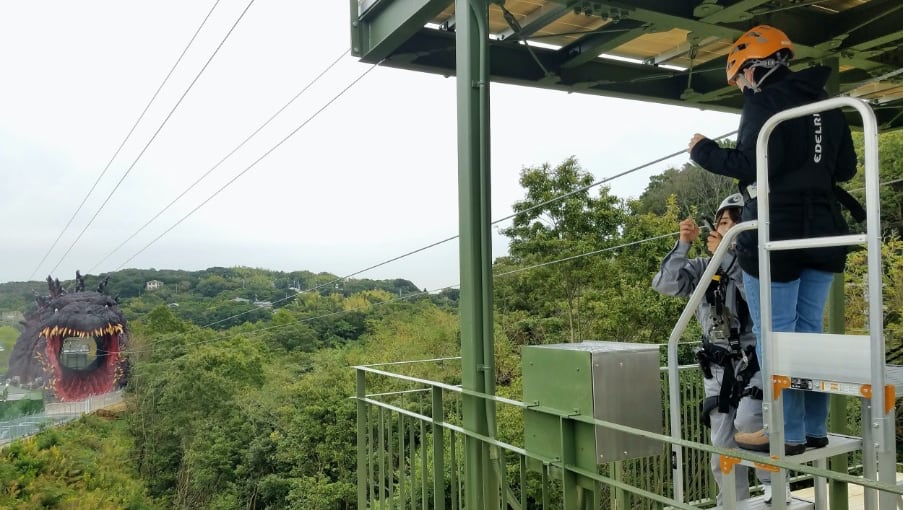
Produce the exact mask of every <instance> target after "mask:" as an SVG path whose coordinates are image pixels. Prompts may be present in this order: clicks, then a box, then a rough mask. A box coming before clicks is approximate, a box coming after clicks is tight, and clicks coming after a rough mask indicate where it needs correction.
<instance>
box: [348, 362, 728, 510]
mask: <svg viewBox="0 0 904 510" xmlns="http://www.w3.org/2000/svg"><path fill="white" fill-rule="evenodd" d="M459 361H460V360H459V359H458V358H451V359H443V360H424V361H419V362H411V363H404V364H381V365H368V366H358V367H355V370H356V371H357V381H358V386H357V400H358V502H359V503H358V506H359V508H362V509H363V508H419V509H423V508H450V509H461V508H463V507H462V505H463V493H464V487H463V480H464V476H463V465H464V464H463V462H462V458H463V453H462V452H463V440H464V438H465V436H470V437H474V438H476V439H478V440H481V441H484V442H486V443H488V444H490V445H492V447H493V451H494V452H495V455H494V458H495V459H496V462H497V465H496V466H495V468H494V470H493V471H494V472H495V473H496V475H497V476H501V478H500V479H504V480H505V483H501V484H500V486H501V487H502V490H501V491H500V494H499V495H498V496H499V501H500V507H501V508H524V509H526V508H559V507H561V505H562V503H563V494H562V483H561V475H562V465H561V464H560V459H546V458H541V457H539V456H536V455H532V454H531V453H530V452H527V451H525V449H524V448H523V446H521V445H523V429H521V428H520V427H521V425H522V422H521V415H520V414H521V413H522V412H523V410H524V409H525V408H526V407H528V406H527V405H525V404H524V403H522V402H519V401H515V400H511V399H506V398H503V397H497V396H490V395H479V396H480V397H482V398H485V399H487V400H488V401H491V402H493V403H494V404H495V405H496V409H497V423H498V424H499V428H500V430H499V434H498V435H497V437H495V438H490V437H480V436H477V435H475V434H473V433H470V432H468V431H466V430H464V428H462V420H461V395H462V394H464V393H468V392H466V391H465V390H463V389H462V388H461V387H459V386H458V385H457V384H456V382H457V381H456V380H455V377H456V375H455V374H457V373H458V372H459V371H458V370H457V367H455V368H454V369H450V364H457V363H458V362H459ZM437 367H439V368H437ZM681 369H682V370H681V372H682V376H681V379H682V381H681V385H680V388H681V395H680V397H681V398H680V399H679V400H680V402H679V405H681V406H682V411H681V414H682V415H683V416H685V417H686V419H685V420H684V423H682V424H681V428H682V435H683V436H684V437H699V438H701V439H702V438H703V437H704V435H705V434H706V431H705V429H704V428H703V427H702V425H701V422H700V419H699V413H700V410H699V405H698V404H699V401H700V400H701V399H702V398H703V388H702V383H701V378H700V377H699V373H697V369H696V366H695V365H694V366H684V367H681ZM400 372H402V373H400ZM437 372H445V373H446V374H447V375H446V376H441V377H442V378H443V379H446V380H448V381H450V382H446V383H443V382H438V381H435V380H431V379H435V378H436V377H435V376H434V377H430V376H427V375H426V374H436V373H437ZM662 377H663V387H665V384H667V383H666V380H665V368H663V369H662ZM532 409H535V410H536V408H535V407H532ZM551 412H554V411H551ZM667 413H668V408H667V407H666V409H665V412H664V414H663V425H664V427H665V426H666V423H665V416H666V415H667ZM569 419H574V420H579V419H580V417H569ZM584 419H587V418H584ZM591 421H592V419H591ZM613 426H614V427H618V426H617V425H614V424H613ZM620 428H627V429H630V428H628V427H620ZM631 430H636V429H631ZM638 432H640V433H641V434H651V433H649V432H645V431H638ZM653 435H654V436H655V434H653ZM437 438H439V440H437ZM669 448H670V445H669V444H668V443H665V442H663V454H662V455H660V456H654V457H647V458H642V459H634V460H627V461H621V462H613V463H610V464H608V465H604V466H602V467H601V469H600V471H599V472H598V473H592V474H587V473H584V475H587V476H591V478H592V477H597V479H596V481H595V483H596V484H597V486H598V487H597V488H598V490H597V491H595V492H596V493H597V494H598V495H599V496H598V497H599V499H600V503H602V504H608V505H616V507H618V508H661V507H662V505H663V504H673V503H674V501H673V500H671V499H670V498H667V497H664V496H662V495H663V494H669V493H670V492H671V485H672V483H673V479H672V477H671V466H670V460H669V459H670V456H669V455H668V450H669ZM686 457H687V461H686V462H687V464H688V466H690V469H689V470H688V473H689V474H691V475H692V476H688V477H687V478H686V479H684V483H683V484H682V485H683V490H684V492H685V493H686V494H689V495H692V498H693V499H695V500H697V501H696V503H697V504H703V503H707V502H711V501H712V498H714V496H715V493H716V487H715V484H714V482H713V480H712V477H711V476H710V475H709V472H710V468H709V459H710V453H709V452H706V451H701V450H697V449H693V448H692V449H691V450H690V451H689V452H687V455H686ZM641 488H642V489H641Z"/></svg>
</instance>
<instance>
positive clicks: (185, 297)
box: [0, 267, 457, 329]
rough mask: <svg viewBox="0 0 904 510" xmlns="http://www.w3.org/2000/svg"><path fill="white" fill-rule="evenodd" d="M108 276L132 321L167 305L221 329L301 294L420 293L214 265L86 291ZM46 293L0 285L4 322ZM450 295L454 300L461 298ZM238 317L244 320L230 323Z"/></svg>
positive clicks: (399, 286)
mask: <svg viewBox="0 0 904 510" xmlns="http://www.w3.org/2000/svg"><path fill="white" fill-rule="evenodd" d="M61 276H62V275H61ZM71 276H72V278H69V279H62V278H61V281H62V282H63V286H64V287H66V288H72V287H74V286H75V280H74V276H75V275H71ZM104 277H109V282H108V285H107V293H108V294H110V295H112V296H117V297H118V298H119V299H120V302H121V303H122V305H123V310H124V311H125V312H126V316H127V317H128V318H130V319H132V318H135V317H136V316H138V315H142V314H144V313H147V312H149V311H150V310H152V309H153V308H154V307H156V306H159V305H161V304H163V305H168V306H169V307H170V308H172V309H173V311H174V313H175V314H176V315H177V316H179V317H180V318H182V319H184V320H187V321H190V322H193V323H195V324H199V325H205V324H210V323H213V322H218V321H222V323H218V324H217V328H218V329H221V328H227V327H230V326H234V325H237V324H241V323H243V322H256V321H259V320H266V319H268V318H269V316H270V315H271V313H272V310H274V309H278V308H280V307H282V306H285V305H286V304H288V303H290V302H292V301H293V299H292V298H293V296H295V295H296V294H297V293H300V292H317V293H318V294H320V295H323V296H327V295H331V294H339V295H341V296H342V297H348V296H350V295H352V294H354V293H357V292H361V291H366V290H381V291H385V292H388V293H390V294H392V295H394V296H405V295H409V294H412V293H416V292H418V291H419V289H418V288H417V287H416V286H415V285H414V284H413V283H411V282H410V281H408V280H404V279H394V280H370V279H340V278H339V277H337V276H335V275H332V274H329V273H316V274H315V273H312V272H310V271H293V272H289V273H286V272H282V271H269V270H266V269H257V268H248V267H231V268H226V267H211V268H208V269H205V270H202V271H180V270H171V269H160V270H157V269H124V270H122V271H115V272H112V273H105V274H103V275H86V277H85V282H86V288H88V289H94V288H96V287H97V285H98V284H99V283H100V282H101V281H102V279H103V278H104ZM46 294H47V284H46V282H44V281H33V282H8V283H2V284H0V321H3V322H2V323H3V324H8V325H17V323H18V320H20V318H21V315H19V313H21V312H24V311H25V310H27V309H28V308H29V307H30V306H32V304H33V303H34V297H35V295H46ZM446 297H447V298H450V299H453V300H455V299H457V294H456V295H454V296H446ZM237 314H241V317H240V318H235V319H229V318H230V317H232V316H234V315H237Z"/></svg>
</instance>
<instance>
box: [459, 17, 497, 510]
mask: <svg viewBox="0 0 904 510" xmlns="http://www.w3.org/2000/svg"><path fill="white" fill-rule="evenodd" d="M455 21H456V25H455V52H456V53H455V66H456V82H457V84H456V92H457V94H456V95H457V102H458V196H459V198H458V208H459V233H460V237H459V254H460V258H461V262H460V264H461V296H460V301H459V313H460V316H461V319H460V321H461V356H462V361H461V365H462V386H463V387H464V388H465V389H467V390H471V391H475V392H480V393H487V394H494V393H495V369H494V361H493V304H492V295H493V282H492V265H491V264H492V252H491V249H492V248H491V242H490V241H491V239H490V234H491V230H490V224H491V218H490V128H489V126H490V89H489V86H490V83H489V62H488V59H489V51H488V36H489V30H488V24H489V6H488V3H487V0H455ZM462 414H463V417H462V418H463V422H464V423H463V424H464V428H465V429H467V430H470V431H473V432H476V433H478V434H482V435H485V436H490V437H494V436H495V435H496V426H495V408H494V407H493V406H492V405H489V404H488V403H487V402H486V401H484V400H483V399H480V398H476V397H471V396H467V395H465V396H463V397H462ZM464 443H465V445H464V464H465V466H464V467H465V507H466V508H468V509H469V510H470V509H484V508H498V507H499V483H498V481H497V480H496V477H495V476H494V473H493V467H494V466H493V464H492V460H491V458H490V448H489V446H488V445H486V444H484V443H482V442H480V441H478V440H476V439H473V438H471V437H470V436H465V439H464Z"/></svg>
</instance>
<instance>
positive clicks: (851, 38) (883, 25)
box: [350, 0, 902, 129]
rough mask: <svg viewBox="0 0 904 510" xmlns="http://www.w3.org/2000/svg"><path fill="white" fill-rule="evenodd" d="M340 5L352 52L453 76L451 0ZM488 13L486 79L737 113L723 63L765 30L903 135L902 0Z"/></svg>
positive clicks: (516, 1) (782, 0) (588, 6)
mask: <svg viewBox="0 0 904 510" xmlns="http://www.w3.org/2000/svg"><path fill="white" fill-rule="evenodd" d="M350 2H351V11H352V12H351V20H350V21H351V31H352V54H353V55H355V56H357V57H359V58H360V59H361V60H362V61H365V62H371V63H380V65H383V66H388V67H396V68H401V69H410V70H416V71H423V72H430V73H437V74H443V75H454V74H455V34H454V31H455V12H454V1H453V0H350ZM489 9H490V13H489V14H490V32H491V33H492V36H491V40H490V73H491V76H492V79H493V80H494V81H498V82H504V83H513V84H519V85H526V86H533V87H543V88H548V89H556V90H564V91H568V92H575V93H584V94H598V95H603V96H612V97H621V98H628V99H637V100H642V101H655V102H660V103H667V104H677V105H683V106H692V107H697V108H704V109H712V110H720V111H738V110H739V109H740V106H741V97H740V95H739V94H738V93H737V89H736V88H734V87H731V86H728V85H727V84H726V82H725V70H724V69H725V55H726V54H727V51H728V48H729V45H730V44H731V42H732V41H734V39H735V38H737V37H738V36H739V35H740V34H741V33H743V32H744V31H745V30H746V29H748V28H750V27H752V26H755V25H758V24H769V25H774V26H777V27H779V28H781V29H782V30H784V31H785V32H786V33H787V34H788V35H789V37H790V38H791V40H792V41H794V43H795V47H796V53H797V55H796V59H795V61H794V65H795V66H806V65H810V64H813V63H817V62H821V61H825V60H827V59H835V58H837V59H838V63H839V70H840V73H839V74H838V79H839V80H840V83H839V90H840V91H841V93H842V94H844V95H849V96H853V97H859V98H862V99H866V100H868V101H869V102H870V103H871V104H872V105H873V108H874V109H875V111H876V116H877V120H878V121H879V125H880V128H881V129H891V128H900V127H901V120H902V115H901V114H902V111H901V110H902V101H901V97H902V92H901V90H902V89H901V83H902V81H901V80H902V72H901V69H902V57H901V50H902V12H901V10H902V2H901V0H823V1H818V0H636V1H627V0H626V1H623V2H602V1H573V0H572V1H568V0H505V1H502V0H494V1H492V2H491V5H490V8H489ZM852 121H854V119H853V118H852ZM853 123H857V124H859V122H853Z"/></svg>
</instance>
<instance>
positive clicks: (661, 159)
mask: <svg viewBox="0 0 904 510" xmlns="http://www.w3.org/2000/svg"><path fill="white" fill-rule="evenodd" d="M736 132H737V131H732V132H730V133H726V134H724V135H722V136H719V137H717V138H715V140H719V139H722V138H725V137H727V136H731V135H732V134H734V133H736ZM684 152H687V150H686V149H682V150H680V151H677V152H673V153H671V154H669V155H666V156H662V157H660V158H657V159H655V160H653V161H650V162H648V163H644V164H643V165H639V166H636V167H634V168H631V169H629V170H626V171H624V172H620V173H618V174H615V175H613V176H610V177H606V178H604V179H601V180H599V181H597V182H595V183H593V184H590V185H588V186H584V187H583V188H580V189H577V190H574V191H571V192H569V193H565V194H563V195H559V196H557V197H554V198H551V199H549V200H547V201H546V202H543V203H541V204H538V205H535V206H533V207H530V208H528V209H525V210H524V211H522V213H524V212H527V211H530V210H533V209H535V208H537V207H541V206H543V205H548V204H550V203H552V202H555V201H557V200H561V199H564V198H566V197H569V196H571V195H573V194H575V193H579V192H582V191H586V190H588V189H590V188H592V187H594V186H599V185H601V184H603V183H606V182H609V181H612V180H615V179H617V178H619V177H623V176H625V175H628V174H630V173H633V172H636V171H638V170H641V169H643V168H646V167H648V166H651V165H654V164H656V163H659V162H662V161H665V160H667V159H670V158H672V157H674V156H677V155H680V154H682V153H684ZM202 205H203V204H202ZM189 214H191V213H189ZM513 217H515V214H512V215H510V216H506V217H503V218H500V219H498V220H495V221H493V222H492V223H491V225H495V224H497V223H500V222H503V221H505V220H508V219H511V218H513ZM183 219H184V218H183ZM180 221H181V220H180ZM174 227H175V225H174ZM164 234H165V232H164ZM161 236H162V234H161ZM458 237H459V236H458V235H454V236H450V237H447V238H445V239H442V240H440V241H436V242H434V243H431V244H428V245H426V246H423V247H421V248H417V249H415V250H412V251H409V252H407V253H404V254H402V255H398V256H396V257H393V258H390V259H387V260H384V261H383V262H379V263H377V264H374V265H371V266H369V267H366V268H364V269H361V270H358V271H355V272H353V273H349V274H347V275H345V276H340V277H337V278H335V279H333V280H330V281H328V282H326V283H323V284H321V285H318V286H316V287H313V288H309V289H305V290H303V291H300V292H298V293H296V294H294V295H292V296H288V297H285V298H283V299H279V300H277V301H274V302H273V304H278V303H282V302H283V301H288V300H292V299H295V297H296V296H297V295H298V294H301V293H302V292H313V291H315V290H319V289H321V288H323V287H326V286H328V285H331V284H333V283H336V282H340V281H342V280H345V279H348V278H351V277H353V276H356V275H359V274H361V273H364V272H366V271H370V270H372V269H377V268H379V267H381V266H384V265H386V264H389V263H391V262H395V261H397V260H401V259H403V258H405V257H408V256H410V255H414V254H416V253H419V252H422V251H425V250H427V249H430V248H434V247H436V246H439V245H441V244H444V243H447V242H449V241H453V240H455V239H458ZM155 241H156V240H155ZM145 248H147V247H145ZM139 253H140V252H139ZM136 255H137V254H136ZM133 258H134V256H133ZM129 260H131V259H129ZM127 262H128V260H127V261H126V262H124V263H123V264H122V265H125V264H126V263H127ZM122 265H120V267H122ZM117 269H118V268H117ZM255 310H257V308H251V309H248V310H246V311H244V312H239V313H237V314H235V315H231V316H229V317H225V318H223V319H220V320H218V321H215V322H212V323H209V324H206V325H204V326H201V327H203V328H208V327H211V326H215V325H217V324H221V323H223V322H226V321H228V320H232V319H236V318H238V317H241V316H243V315H247V314H249V313H251V312H254V311H255Z"/></svg>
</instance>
